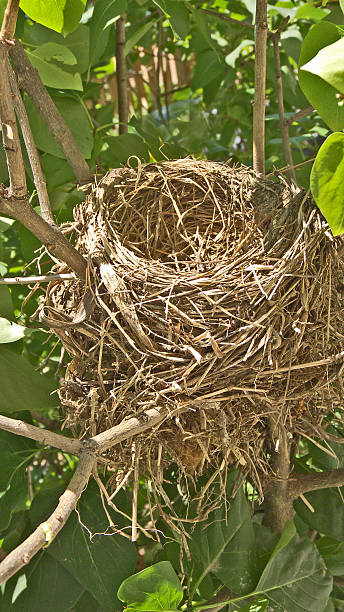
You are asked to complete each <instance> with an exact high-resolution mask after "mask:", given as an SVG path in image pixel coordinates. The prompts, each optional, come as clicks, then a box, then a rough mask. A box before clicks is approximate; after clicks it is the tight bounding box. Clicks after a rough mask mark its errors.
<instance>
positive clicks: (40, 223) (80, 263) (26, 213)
mask: <svg viewBox="0 0 344 612" xmlns="http://www.w3.org/2000/svg"><path fill="white" fill-rule="evenodd" d="M0 81H1V79H0ZM0 210H1V211H2V212H4V213H5V214H6V215H9V216H10V217H13V218H14V219H17V221H20V223H22V224H23V225H25V227H26V228H27V229H28V230H30V232H32V233H33V234H34V235H35V236H36V237H37V238H38V239H39V240H40V241H41V242H42V244H44V245H45V246H46V248H47V249H48V251H51V252H52V253H53V254H54V255H55V256H56V257H57V258H58V259H61V260H62V261H64V262H65V263H66V264H67V265H68V266H69V267H70V268H71V269H72V270H74V272H75V273H76V274H77V275H78V276H79V277H80V278H82V279H84V278H85V276H86V268H87V263H86V260H85V259H84V258H83V256H82V255H80V253H79V252H78V251H77V250H76V249H75V248H74V247H73V245H72V244H71V243H70V242H68V240H67V239H66V237H65V236H64V235H63V234H62V233H61V232H60V230H59V229H58V228H57V227H56V226H54V225H49V223H47V222H46V221H45V220H44V219H42V217H41V216H40V215H39V214H38V213H37V212H36V211H35V210H34V209H33V208H32V206H31V205H30V204H29V202H28V200H27V199H23V200H21V201H20V206H18V201H17V200H16V199H14V198H11V197H7V195H6V192H5V191H4V190H3V192H2V193H1V191H0Z"/></svg>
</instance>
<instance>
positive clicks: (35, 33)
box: [23, 23, 90, 73]
mask: <svg viewBox="0 0 344 612" xmlns="http://www.w3.org/2000/svg"><path fill="white" fill-rule="evenodd" d="M23 40H24V43H25V44H26V45H29V46H32V47H34V48H39V47H41V46H42V45H45V44H47V43H55V44H58V45H60V46H64V47H67V49H69V50H70V51H71V52H72V53H73V55H74V56H75V58H76V61H77V63H76V64H75V70H76V71H78V72H80V73H83V72H85V71H86V70H87V69H88V65H89V50H90V49H89V47H90V29H89V26H88V25H84V24H80V25H78V27H77V28H76V30H74V31H73V32H72V33H71V34H68V36H66V37H64V36H62V34H59V33H58V32H52V31H51V30H48V29H47V28H44V27H43V26H41V25H40V24H39V23H35V24H29V23H25V27H24V35H23Z"/></svg>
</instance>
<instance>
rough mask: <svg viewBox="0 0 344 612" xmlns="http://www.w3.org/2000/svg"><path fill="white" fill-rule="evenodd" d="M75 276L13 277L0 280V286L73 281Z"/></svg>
mask: <svg viewBox="0 0 344 612" xmlns="http://www.w3.org/2000/svg"><path fill="white" fill-rule="evenodd" d="M75 278H76V276H75V274H47V275H44V276H14V277H12V278H0V285H31V284H33V283H50V282H51V281H54V280H61V281H66V280H74V279H75Z"/></svg>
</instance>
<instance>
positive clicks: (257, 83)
mask: <svg viewBox="0 0 344 612" xmlns="http://www.w3.org/2000/svg"><path fill="white" fill-rule="evenodd" d="M267 33H268V23H267V0H257V2H256V24H255V73H254V104H253V169H254V171H255V172H257V173H258V174H264V173H265V87H266V42H267Z"/></svg>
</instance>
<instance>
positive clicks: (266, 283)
mask: <svg viewBox="0 0 344 612" xmlns="http://www.w3.org/2000/svg"><path fill="white" fill-rule="evenodd" d="M66 230H69V231H72V232H73V234H74V238H75V244H76V247H77V249H78V250H79V251H80V252H81V253H82V254H83V255H84V256H85V257H86V258H87V260H88V279H87V287H86V289H85V286H84V284H82V283H81V282H80V283H79V282H78V281H76V280H73V281H63V282H61V281H53V282H52V283H51V284H50V286H49V288H48V291H47V295H46V301H45V306H44V308H43V310H42V318H43V320H45V321H46V322H47V323H48V324H49V325H50V326H51V327H52V328H53V329H54V331H55V332H56V333H57V335H58V336H59V337H60V338H61V339H62V342H63V344H64V345H65V347H66V349H67V350H68V352H69V353H70V354H71V355H72V356H73V360H72V362H71V363H70V364H69V366H68V367H67V372H66V376H65V381H64V383H63V385H62V387H61V390H60V397H61V401H62V404H63V405H64V406H65V409H66V426H68V427H69V428H71V429H72V431H73V432H74V433H75V434H78V435H79V436H89V435H92V434H94V433H98V432H101V431H104V430H106V429H108V428H109V427H112V426H113V425H116V424H117V423H119V422H120V421H122V419H123V418H124V417H126V416H128V417H129V416H131V415H135V414H137V413H140V412H143V411H145V410H146V409H147V408H151V407H160V406H164V407H165V408H166V407H167V408H168V409H169V416H168V417H167V418H166V420H165V421H164V423H163V424H162V425H160V427H157V428H156V429H155V430H152V431H151V432H150V433H149V435H147V434H143V435H142V436H139V437H138V438H136V439H135V440H134V441H132V440H130V441H126V442H123V443H122V444H120V445H118V446H116V447H114V448H113V449H111V450H110V451H107V453H106V454H105V455H104V457H103V459H104V461H105V460H107V461H108V462H109V465H110V467H111V466H112V469H113V470H114V472H113V473H114V476H113V485H112V486H113V490H115V489H116V486H117V487H119V485H120V484H121V481H123V480H125V481H126V483H127V484H128V483H130V482H135V481H136V482H137V480H138V473H140V474H141V475H142V476H145V477H147V478H149V491H151V494H152V496H153V501H152V504H153V505H154V504H156V505H158V506H159V508H160V512H161V513H162V514H163V516H165V518H166V517H167V518H168V520H170V521H172V522H173V521H174V524H175V526H176V525H177V524H178V525H179V527H180V523H179V522H178V517H177V516H176V515H175V510H174V507H173V504H172V502H171V500H169V498H168V496H167V494H166V491H165V490H164V489H163V487H162V483H163V481H164V475H165V474H166V471H167V469H168V468H169V467H170V466H171V464H172V463H176V464H178V466H179V468H180V469H179V471H178V473H179V476H180V478H181V479H183V482H184V487H186V486H188V487H189V494H190V495H192V493H190V491H191V489H192V482H193V479H195V478H196V476H197V477H199V476H200V474H204V475H205V476H207V478H208V484H206V485H205V486H204V489H203V492H202V493H201V495H200V497H199V509H200V512H201V510H202V511H203V512H204V509H205V508H206V506H207V500H209V499H210V495H209V494H208V493H209V490H210V488H211V485H212V483H213V482H214V480H215V479H214V475H215V474H220V477H221V475H222V477H223V480H225V473H226V467H227V466H228V465H236V466H240V467H241V470H242V474H243V476H244V475H247V476H248V477H249V478H250V479H251V482H252V483H253V484H254V486H255V487H256V490H257V491H258V493H259V495H260V497H262V494H263V491H262V482H263V480H264V477H265V476H266V475H267V474H268V473H269V463H268V459H267V457H268V454H269V451H270V450H271V434H270V433H269V432H268V427H267V422H268V420H269V418H270V417H271V416H273V417H274V420H275V421H278V420H280V421H281V422H282V423H283V424H284V426H285V427H286V429H287V432H288V434H287V435H288V436H289V438H290V439H291V438H293V439H294V440H295V442H297V440H298V438H299V436H302V435H305V436H313V435H314V434H315V435H316V436H318V438H323V439H325V440H326V439H328V438H329V437H330V435H329V434H328V433H327V432H326V422H327V421H326V418H327V416H326V415H328V413H329V412H330V413H331V414H332V424H335V422H336V418H339V413H338V410H339V408H340V405H341V397H342V387H341V374H342V370H343V357H344V353H343V352H342V351H343V349H344V346H343V341H344V322H343V291H344V285H343V262H342V241H341V239H334V238H333V237H332V235H331V233H330V231H329V229H328V226H327V225H326V223H325V221H324V220H323V218H322V216H321V215H320V213H319V211H318V210H317V209H316V208H315V207H314V205H313V204H312V202H310V201H309V200H308V199H307V198H306V197H305V196H304V194H303V193H302V192H298V191H297V190H295V189H294V188H292V187H291V186H290V185H288V184H286V183H285V182H284V181H282V180H281V179H278V180H276V181H275V182H273V181H268V180H266V179H263V178H260V177H257V176H256V175H254V173H253V172H252V171H251V170H250V169H248V168H245V167H243V166H240V167H234V168H231V167H228V166H226V165H222V164H219V163H214V162H208V161H194V160H191V159H184V160H178V161H172V162H170V161H168V162H163V163H159V164H148V165H145V166H142V167H141V166H140V165H139V167H138V168H137V169H132V168H124V169H117V170H113V171H111V172H109V173H108V174H107V175H106V176H105V177H104V178H103V179H102V181H101V182H100V183H99V184H98V185H96V186H93V188H92V192H91V193H90V195H88V197H87V198H86V201H85V202H84V203H83V204H81V205H80V206H79V207H78V208H77V209H76V210H75V223H74V224H72V225H70V226H69V228H66ZM59 270H60V271H61V272H62V271H65V267H62V266H60V268H59ZM274 442H276V443H277V445H278V441H277V440H275V441H274ZM325 444H326V442H325ZM205 480H206V479H205ZM208 510H209V507H208ZM200 516H201V515H200ZM203 516H204V514H203ZM179 527H178V529H179ZM176 529H177V527H176ZM180 529H182V528H181V527H180Z"/></svg>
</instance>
